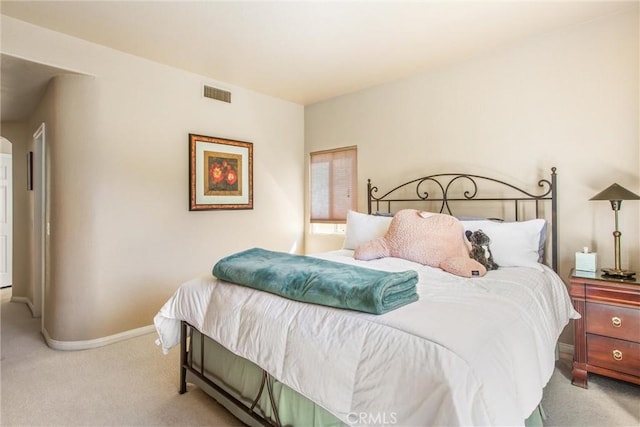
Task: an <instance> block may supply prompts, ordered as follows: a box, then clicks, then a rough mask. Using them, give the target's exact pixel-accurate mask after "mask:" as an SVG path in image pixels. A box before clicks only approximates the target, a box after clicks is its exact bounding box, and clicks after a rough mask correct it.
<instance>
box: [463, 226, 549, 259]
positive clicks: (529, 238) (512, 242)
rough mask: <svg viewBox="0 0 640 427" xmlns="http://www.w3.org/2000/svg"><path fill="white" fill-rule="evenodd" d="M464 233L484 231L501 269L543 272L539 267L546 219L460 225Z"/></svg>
mask: <svg viewBox="0 0 640 427" xmlns="http://www.w3.org/2000/svg"><path fill="white" fill-rule="evenodd" d="M461 222H462V224H463V225H464V229H465V230H471V231H476V230H482V231H484V233H485V234H486V235H487V236H489V238H490V239H491V243H490V244H489V247H490V248H491V253H492V255H493V260H494V261H495V262H496V263H497V264H498V266H500V267H532V268H535V269H538V270H542V266H541V265H540V263H539V259H540V253H539V250H540V242H541V237H540V236H541V234H542V232H543V229H545V226H546V221H545V220H544V219H532V220H529V221H520V222H496V221H488V220H486V221H461Z"/></svg>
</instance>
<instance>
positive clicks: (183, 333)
mask: <svg viewBox="0 0 640 427" xmlns="http://www.w3.org/2000/svg"><path fill="white" fill-rule="evenodd" d="M187 351H188V349H187V323H186V322H180V394H185V393H186V392H187Z"/></svg>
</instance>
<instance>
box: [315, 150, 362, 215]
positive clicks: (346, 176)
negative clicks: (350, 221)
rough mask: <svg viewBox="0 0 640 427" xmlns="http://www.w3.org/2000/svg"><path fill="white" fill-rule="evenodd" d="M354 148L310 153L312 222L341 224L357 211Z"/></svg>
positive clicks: (355, 152)
mask: <svg viewBox="0 0 640 427" xmlns="http://www.w3.org/2000/svg"><path fill="white" fill-rule="evenodd" d="M357 153H358V151H357V147H346V148H339V149H335V150H328V151H317V152H314V153H311V159H310V175H311V178H310V181H311V189H310V200H311V207H310V216H311V222H332V223H344V222H346V219H347V211H348V210H349V209H352V210H356V208H357V203H358V198H357V192H356V187H357V181H358V178H357V175H358V174H357V172H358V171H357V160H358V159H357V157H358V156H357Z"/></svg>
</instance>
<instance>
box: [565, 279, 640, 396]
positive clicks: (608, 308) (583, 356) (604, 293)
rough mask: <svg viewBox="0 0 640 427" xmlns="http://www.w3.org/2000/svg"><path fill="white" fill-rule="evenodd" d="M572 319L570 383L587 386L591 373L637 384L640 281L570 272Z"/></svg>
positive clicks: (639, 381)
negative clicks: (573, 312) (572, 352)
mask: <svg viewBox="0 0 640 427" xmlns="http://www.w3.org/2000/svg"><path fill="white" fill-rule="evenodd" d="M570 283H571V290H570V295H571V301H572V302H573V306H574V307H575V309H576V310H577V311H578V313H580V315H581V316H582V318H581V319H578V320H574V322H575V323H574V324H573V326H574V356H573V370H572V372H571V373H572V376H573V380H572V384H573V385H577V386H580V387H584V388H587V374H588V373H589V372H593V373H596V374H600V375H606V376H608V377H612V378H617V379H619V380H624V381H629V382H632V383H635V384H640V281H638V280H637V279H635V280H621V279H613V278H605V277H602V276H601V275H600V274H598V273H586V272H580V271H575V270H574V271H572V273H571V278H570Z"/></svg>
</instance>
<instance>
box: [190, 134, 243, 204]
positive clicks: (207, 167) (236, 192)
mask: <svg viewBox="0 0 640 427" xmlns="http://www.w3.org/2000/svg"><path fill="white" fill-rule="evenodd" d="M214 209H253V144H252V143H250V142H242V141H234V140H231V139H222V138H215V137H211V136H203V135H194V134H191V133H190V134H189V210H190V211H203V210H214Z"/></svg>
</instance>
